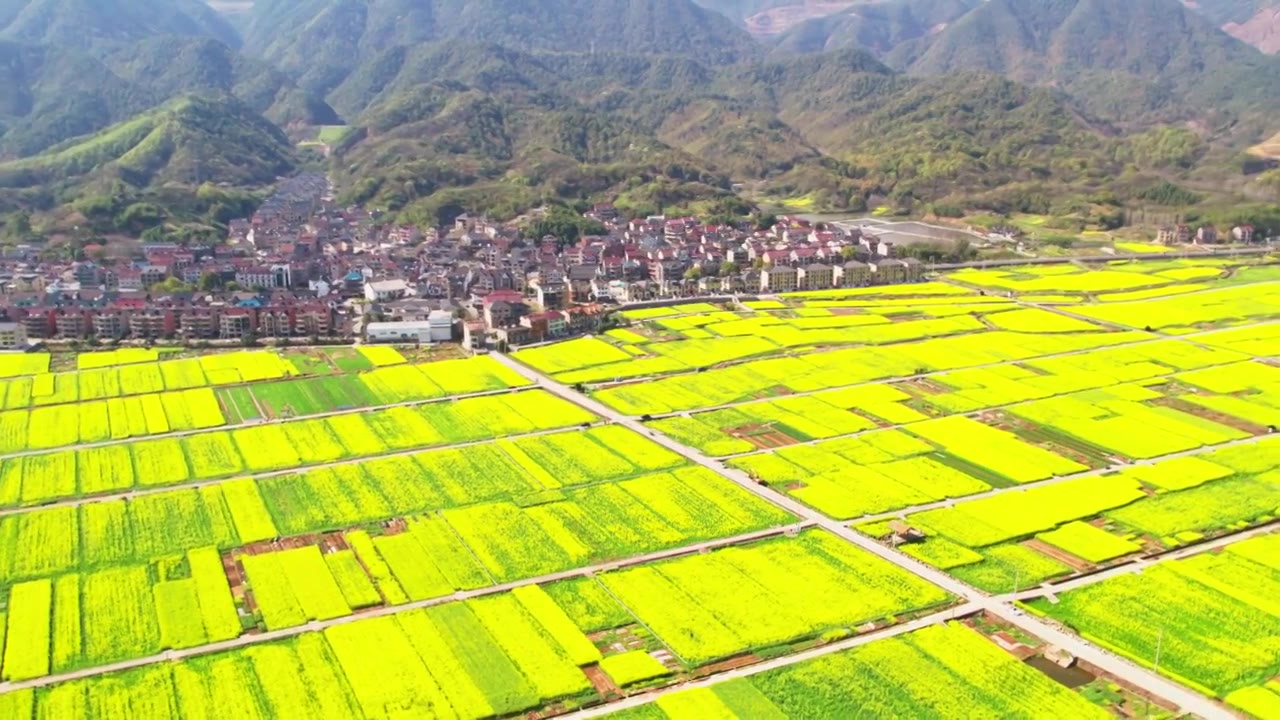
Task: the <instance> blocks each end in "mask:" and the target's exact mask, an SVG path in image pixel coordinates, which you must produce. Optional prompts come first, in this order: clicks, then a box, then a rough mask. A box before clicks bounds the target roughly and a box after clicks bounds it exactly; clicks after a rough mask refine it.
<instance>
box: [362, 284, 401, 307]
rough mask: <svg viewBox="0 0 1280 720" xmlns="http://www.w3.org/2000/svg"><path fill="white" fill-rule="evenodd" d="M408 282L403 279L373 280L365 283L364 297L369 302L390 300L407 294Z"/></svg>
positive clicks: (399, 298) (398, 298)
mask: <svg viewBox="0 0 1280 720" xmlns="http://www.w3.org/2000/svg"><path fill="white" fill-rule="evenodd" d="M409 293H410V288H409V283H408V282H406V281H404V280H375V281H373V282H368V283H365V286H364V297H365V299H366V300H368V301H369V302H391V301H393V300H402V299H404V298H406V297H408V296H409Z"/></svg>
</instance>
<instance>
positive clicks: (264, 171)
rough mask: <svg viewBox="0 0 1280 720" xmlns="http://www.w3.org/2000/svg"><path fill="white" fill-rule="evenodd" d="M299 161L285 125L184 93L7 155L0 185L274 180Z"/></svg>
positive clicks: (0, 170)
mask: <svg viewBox="0 0 1280 720" xmlns="http://www.w3.org/2000/svg"><path fill="white" fill-rule="evenodd" d="M295 162H296V160H295V158H294V156H293V150H292V148H291V146H290V144H289V140H288V138H286V137H285V136H284V133H282V132H281V131H280V129H279V128H277V127H276V126H275V125H272V124H271V123H270V122H268V121H266V120H264V119H263V118H262V117H261V116H260V115H258V114H257V113H255V112H253V111H252V110H251V109H249V108H248V107H246V106H245V105H243V104H241V103H239V102H238V101H235V100H231V99H209V98H202V97H199V96H185V97H181V98H177V99H175V100H172V101H170V102H168V103H166V104H165V105H162V106H160V107H157V108H154V109H152V110H149V111H147V112H145V113H142V114H141V115H138V116H137V117H135V118H133V119H131V120H129V121H128V122H124V123H120V124H118V125H113V126H111V127H109V128H107V129H105V130H103V131H101V132H98V133H95V134H93V135H87V136H84V137H79V138H75V139H73V140H68V141H67V142H65V143H62V144H60V145H57V146H54V147H52V148H49V149H48V150H46V151H44V152H42V153H40V154H39V155H34V156H32V157H28V158H23V159H21V160H13V161H9V162H4V163H0V187H4V188H29V187H34V186H40V185H48V184H56V183H61V182H67V181H73V182H83V181H87V180H96V179H100V178H104V177H105V178H112V179H118V180H121V181H123V182H125V183H127V184H128V185H131V186H134V187H145V186H147V185H152V184H163V183H177V184H184V185H199V184H201V183H205V182H211V183H227V184H232V185H241V186H253V185H264V184H269V183H271V182H274V181H275V179H276V178H277V177H278V176H280V175H283V174H287V173H289V172H290V171H291V170H292V169H293V168H294V165H295Z"/></svg>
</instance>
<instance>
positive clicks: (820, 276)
mask: <svg viewBox="0 0 1280 720" xmlns="http://www.w3.org/2000/svg"><path fill="white" fill-rule="evenodd" d="M796 282H797V284H798V287H799V288H800V289H801V290H825V289H827V288H830V287H834V286H835V270H834V269H832V267H831V266H830V265H823V264H821V263H814V264H812V265H806V266H804V267H802V268H800V269H799V270H798V271H796Z"/></svg>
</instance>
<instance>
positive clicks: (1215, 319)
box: [1076, 283, 1280, 332]
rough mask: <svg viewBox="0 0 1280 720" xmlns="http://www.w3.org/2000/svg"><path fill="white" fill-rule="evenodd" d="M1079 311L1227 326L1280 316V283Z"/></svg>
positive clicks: (1128, 319) (1166, 325)
mask: <svg viewBox="0 0 1280 720" xmlns="http://www.w3.org/2000/svg"><path fill="white" fill-rule="evenodd" d="M1076 312H1077V313H1078V314H1080V315H1084V316H1087V317H1090V318H1094V319H1097V320H1102V321H1104V322H1110V323H1116V324H1119V325H1127V326H1129V327H1148V326H1150V327H1153V328H1155V329H1157V330H1160V331H1163V332H1172V331H1177V330H1179V329H1181V328H1195V329H1201V328H1215V327H1223V326H1225V325H1227V324H1229V323H1236V324H1243V323H1246V322H1257V321H1260V320H1267V319H1271V318H1275V317H1277V316H1280V285H1277V284H1275V283H1263V284H1256V285H1242V286H1236V287H1226V288H1220V289H1215V290H1206V291H1205V292H1199V293H1196V294H1194V295H1181V296H1179V295H1175V296H1172V297H1166V298H1156V299H1148V300H1141V301H1137V302H1126V303H1107V304H1103V305H1095V306H1087V307H1080V308H1078V309H1077V310H1076Z"/></svg>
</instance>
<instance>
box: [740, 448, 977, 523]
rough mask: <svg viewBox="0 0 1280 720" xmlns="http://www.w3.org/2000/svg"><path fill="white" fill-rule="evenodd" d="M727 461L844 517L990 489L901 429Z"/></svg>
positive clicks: (783, 490)
mask: <svg viewBox="0 0 1280 720" xmlns="http://www.w3.org/2000/svg"><path fill="white" fill-rule="evenodd" d="M729 464H730V465H732V466H734V467H737V468H739V469H742V470H745V471H747V472H748V473H750V474H751V475H752V476H753V477H755V478H757V479H760V480H762V481H764V482H765V483H767V484H768V485H769V486H770V487H772V488H774V489H777V490H780V491H782V492H785V493H787V494H788V495H791V496H792V497H795V498H796V499H798V500H800V501H802V502H804V503H805V504H807V505H811V506H813V507H814V508H816V509H818V510H820V511H821V512H823V513H825V514H827V515H830V516H832V517H835V518H838V519H846V520H847V519H852V518H856V517H861V516H863V515H871V514H875V513H881V512H888V511H891V510H899V509H901V508H905V507H909V506H911V505H920V504H924V503H929V502H934V501H937V500H942V499H945V498H955V497H963V496H965V495H972V494H974V493H979V492H983V491H985V490H990V489H991V485H990V484H988V483H987V482H984V481H983V480H982V479H979V478H978V477H975V476H974V475H971V474H969V473H967V472H965V471H964V470H961V469H959V468H958V467H957V465H958V464H959V463H957V461H956V460H955V459H954V458H950V457H948V456H946V455H944V454H942V453H940V452H938V449H937V448H936V447H934V446H933V445H931V444H929V443H927V442H925V441H923V440H920V439H918V438H915V437H913V436H911V435H907V434H906V433H903V432H902V431H899V430H883V431H878V432H873V433H868V434H866V435H862V436H861V437H858V438H846V439H842V440H831V441H828V442H822V443H817V444H816V445H812V446H799V447H792V448H783V449H781V450H777V451H775V452H773V453H769V454H761V455H748V456H744V457H741V458H735V459H733V460H731V461H730V463H729Z"/></svg>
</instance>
